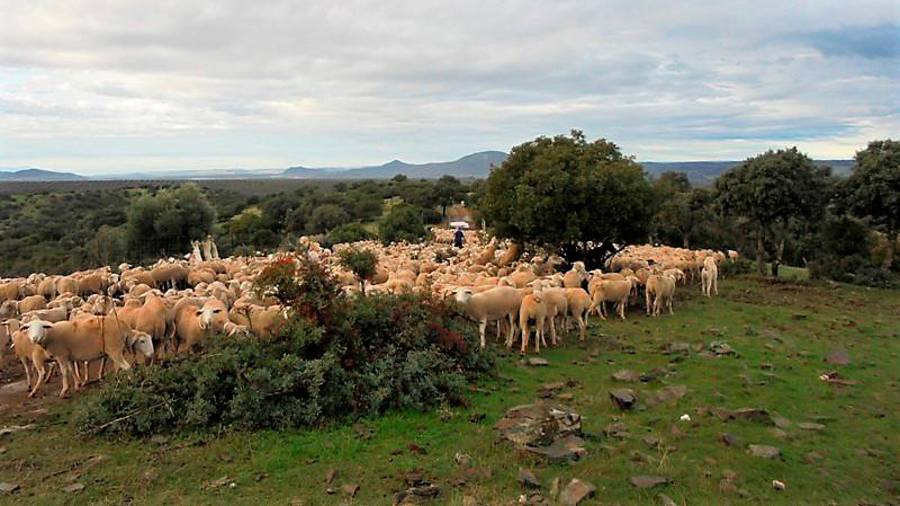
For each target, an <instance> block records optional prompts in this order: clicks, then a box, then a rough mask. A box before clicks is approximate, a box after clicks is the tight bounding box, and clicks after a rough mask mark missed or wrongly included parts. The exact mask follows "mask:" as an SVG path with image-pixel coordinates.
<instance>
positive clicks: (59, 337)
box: [24, 316, 153, 397]
mask: <svg viewBox="0 0 900 506" xmlns="http://www.w3.org/2000/svg"><path fill="white" fill-rule="evenodd" d="M24 328H25V329H26V332H27V334H28V338H29V339H31V341H32V342H34V343H36V344H39V345H40V346H41V347H43V348H44V349H45V350H47V353H49V354H50V356H51V357H53V358H54V359H55V360H56V361H57V363H59V368H60V372H61V374H62V379H63V385H62V389H61V390H60V393H59V396H60V397H65V396H67V395H68V392H69V380H68V377H69V374H70V373H71V374H72V376H73V379H74V380H75V390H80V389H81V387H82V386H83V385H84V384H85V383H86V381H87V375H86V374H85V377H84V378H83V379H81V380H80V381H79V378H78V377H77V376H76V374H75V366H74V362H77V361H80V362H89V361H92V360H97V359H100V358H104V357H109V358H110V360H112V361H113V363H114V364H115V365H116V367H118V368H119V369H124V370H128V369H130V368H131V364H129V363H128V361H127V360H125V355H124V352H125V350H126V349H134V350H136V351H139V352H140V353H142V354H143V355H144V356H146V357H152V356H153V340H152V339H151V338H150V336H149V335H147V334H146V333H144V332H136V331H133V330H132V329H131V328H129V327H128V325H127V324H125V323H124V322H121V321H119V320H118V318H116V317H115V316H90V317H87V318H84V319H81V320H76V321H63V322H56V323H50V322H47V321H43V320H33V321H31V322H28V323H27V324H26V325H25V327H24ZM42 383H43V378H40V377H39V378H38V382H37V384H36V385H35V391H36V390H37V389H38V388H39V387H40V385H41V384H42Z"/></svg>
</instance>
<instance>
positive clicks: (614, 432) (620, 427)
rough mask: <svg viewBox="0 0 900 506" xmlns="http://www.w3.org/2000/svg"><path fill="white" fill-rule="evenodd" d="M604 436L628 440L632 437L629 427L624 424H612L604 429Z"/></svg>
mask: <svg viewBox="0 0 900 506" xmlns="http://www.w3.org/2000/svg"><path fill="white" fill-rule="evenodd" d="M603 434H604V435H606V437H608V438H614V439H628V438H630V437H631V433H629V432H628V427H627V426H626V425H625V424H624V423H623V422H613V423H610V424H609V425H607V426H606V427H604V428H603Z"/></svg>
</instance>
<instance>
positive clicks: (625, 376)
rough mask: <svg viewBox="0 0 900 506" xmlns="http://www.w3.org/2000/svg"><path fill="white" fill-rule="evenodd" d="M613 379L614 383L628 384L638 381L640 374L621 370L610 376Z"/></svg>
mask: <svg viewBox="0 0 900 506" xmlns="http://www.w3.org/2000/svg"><path fill="white" fill-rule="evenodd" d="M612 377H613V379H614V380H616V381H625V382H629V383H633V382H635V381H640V379H641V374H640V373H638V372H635V371H631V370H628V369H622V370H621V371H617V372H615V373H613V375H612Z"/></svg>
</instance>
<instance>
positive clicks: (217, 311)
mask: <svg viewBox="0 0 900 506" xmlns="http://www.w3.org/2000/svg"><path fill="white" fill-rule="evenodd" d="M227 321H228V310H227V309H226V308H225V304H222V301H220V300H217V299H210V300H207V301H205V302H203V304H202V305H199V304H198V303H197V302H196V301H192V300H190V299H182V300H181V301H179V303H178V304H176V306H175V335H176V336H178V345H177V350H178V351H179V352H180V351H191V350H192V349H194V348H195V347H196V346H198V345H200V344H201V343H202V341H203V339H204V338H205V337H207V336H209V335H211V334H213V333H215V332H221V331H222V330H223V329H224V327H225V323H226V322H227Z"/></svg>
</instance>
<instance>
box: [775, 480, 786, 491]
mask: <svg viewBox="0 0 900 506" xmlns="http://www.w3.org/2000/svg"><path fill="white" fill-rule="evenodd" d="M772 488H774V489H775V490H784V489H785V488H787V485H785V484H784V482H783V481H780V480H772Z"/></svg>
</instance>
